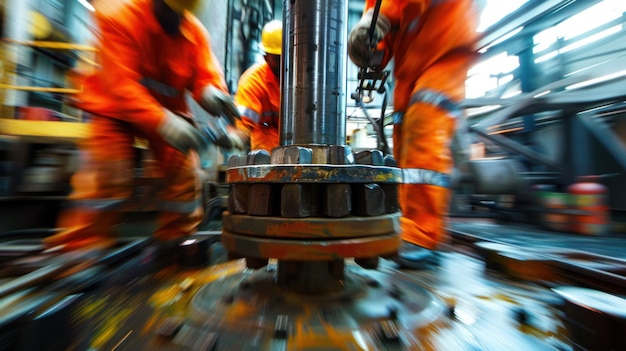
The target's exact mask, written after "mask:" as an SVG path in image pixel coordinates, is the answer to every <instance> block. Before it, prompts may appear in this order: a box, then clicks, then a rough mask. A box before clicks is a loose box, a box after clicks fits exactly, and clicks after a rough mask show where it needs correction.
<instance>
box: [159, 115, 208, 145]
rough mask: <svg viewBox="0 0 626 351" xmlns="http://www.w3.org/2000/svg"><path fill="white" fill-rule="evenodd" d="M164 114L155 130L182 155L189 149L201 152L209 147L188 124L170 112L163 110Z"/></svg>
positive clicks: (194, 128)
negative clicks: (163, 118)
mask: <svg viewBox="0 0 626 351" xmlns="http://www.w3.org/2000/svg"><path fill="white" fill-rule="evenodd" d="M165 113H166V117H165V120H164V121H163V122H162V123H161V125H160V126H159V127H158V129H157V131H158V133H159V134H160V135H161V137H162V138H163V140H165V142H167V143H168V144H170V145H172V146H173V147H174V148H175V149H177V150H179V151H181V152H184V153H187V152H188V151H189V149H195V150H197V151H198V152H201V151H203V150H206V149H207V148H208V147H209V143H208V141H207V140H206V139H205V138H204V137H203V136H202V134H201V133H200V131H199V130H198V129H197V128H196V127H194V126H193V125H192V124H191V123H190V122H188V121H186V120H185V119H184V118H182V117H180V116H178V115H177V114H175V113H173V112H172V111H170V110H167V109H165Z"/></svg>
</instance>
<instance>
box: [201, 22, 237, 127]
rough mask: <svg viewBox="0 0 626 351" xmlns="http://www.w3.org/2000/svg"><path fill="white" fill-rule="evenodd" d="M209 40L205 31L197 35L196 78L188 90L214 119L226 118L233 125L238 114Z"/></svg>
mask: <svg viewBox="0 0 626 351" xmlns="http://www.w3.org/2000/svg"><path fill="white" fill-rule="evenodd" d="M198 28H201V27H200V26H198ZM210 40H211V39H210V36H209V33H207V32H206V30H201V32H199V33H198V35H197V38H196V42H197V54H196V77H195V79H194V82H193V85H192V86H191V87H190V90H191V93H192V96H193V98H194V100H196V102H198V104H199V105H200V106H201V107H202V108H203V109H204V110H205V111H207V112H208V113H210V114H211V115H213V116H215V117H220V116H226V117H227V118H228V120H229V121H230V122H231V123H233V124H234V123H235V120H237V119H239V113H238V112H237V108H236V107H235V103H234V101H233V98H232V97H231V96H230V94H229V93H228V89H227V87H226V83H225V81H224V72H223V71H222V66H221V64H220V62H219V61H218V60H217V57H215V54H214V53H213V51H212V50H211V45H210V43H211V42H210Z"/></svg>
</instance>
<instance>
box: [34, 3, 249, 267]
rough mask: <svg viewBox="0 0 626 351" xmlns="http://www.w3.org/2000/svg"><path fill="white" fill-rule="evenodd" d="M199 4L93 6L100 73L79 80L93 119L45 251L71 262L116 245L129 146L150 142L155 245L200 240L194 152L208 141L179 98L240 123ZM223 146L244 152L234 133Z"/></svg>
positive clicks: (126, 193) (82, 101)
mask: <svg viewBox="0 0 626 351" xmlns="http://www.w3.org/2000/svg"><path fill="white" fill-rule="evenodd" d="M199 2H200V1H199V0H130V1H128V0H99V1H97V2H94V6H95V8H96V11H95V20H96V25H97V28H98V30H99V34H100V38H99V39H100V40H99V43H98V49H99V57H98V59H99V64H100V66H99V68H97V69H96V70H95V72H93V74H90V75H88V76H86V77H84V79H83V81H82V84H83V92H82V93H81V94H80V95H79V96H78V103H77V107H79V108H81V109H82V110H84V111H86V112H88V113H89V116H90V128H91V131H90V135H89V136H88V137H87V138H86V140H85V141H84V143H83V144H82V145H81V148H82V151H84V152H83V153H82V156H83V159H82V160H81V165H80V169H79V170H78V171H77V172H76V173H75V174H74V175H73V177H72V181H71V184H72V187H73V190H72V193H71V194H70V197H69V206H68V208H65V209H63V211H62V212H61V213H60V215H59V218H58V222H57V226H58V228H59V232H58V233H56V234H54V235H52V236H50V237H47V238H45V240H44V244H45V246H46V247H47V248H49V249H48V252H72V253H74V254H75V255H74V256H76V254H77V253H78V252H81V251H83V252H89V251H91V252H97V251H102V249H105V248H108V247H110V246H112V245H113V244H114V243H115V241H116V238H115V237H114V235H113V234H114V233H113V229H114V228H113V225H114V224H116V223H117V222H118V216H119V214H120V213H119V211H118V210H119V207H120V205H121V204H122V203H123V202H124V200H126V199H128V198H129V197H130V196H131V194H132V193H133V166H134V158H135V151H134V145H133V144H134V140H135V137H141V138H144V139H147V141H148V142H149V147H150V149H151V152H152V153H153V155H154V156H155V158H156V160H157V162H158V168H159V169H158V171H160V173H161V175H162V184H161V188H160V192H159V204H158V206H159V207H158V210H159V214H158V217H157V228H156V230H155V231H154V233H153V238H154V240H156V241H157V242H168V241H169V242H171V241H175V239H178V238H181V237H185V236H188V235H191V234H193V233H194V232H195V231H196V229H197V227H198V225H199V223H200V222H201V221H202V218H203V207H202V201H201V186H202V184H201V183H202V180H201V175H200V172H199V170H200V168H199V153H200V152H202V151H203V150H206V148H207V147H208V145H210V141H211V140H208V139H207V138H206V135H204V134H203V133H202V132H201V129H202V128H198V127H197V125H196V122H195V121H194V119H193V116H192V114H191V113H190V109H189V106H188V105H187V103H186V101H185V94H186V93H187V92H188V93H190V94H191V96H192V97H193V99H194V100H195V101H197V102H198V103H199V105H200V106H201V107H202V108H203V109H204V110H206V111H207V112H208V113H209V114H211V115H212V116H226V117H227V118H229V119H230V120H231V124H232V123H234V121H235V119H238V118H239V113H238V111H237V108H236V106H235V104H234V101H233V99H232V97H231V96H230V95H229V93H228V90H227V88H226V84H225V80H224V76H223V69H222V67H221V65H220V63H219V62H218V60H217V58H216V57H215V56H214V53H213V52H212V50H211V46H210V37H209V35H208V32H207V31H206V28H204V27H203V25H202V24H201V23H200V21H199V20H198V19H197V18H196V17H195V16H194V15H193V14H192V12H191V11H192V10H193V8H194V7H195V6H196V5H198V3H199ZM231 128H232V130H233V131H236V128H235V127H234V126H231ZM213 142H214V143H215V144H218V145H219V143H218V142H215V141H213ZM221 142H223V143H224V144H228V145H230V146H235V147H243V141H242V140H241V138H240V137H239V135H238V134H237V133H232V134H226V135H224V136H222V140H221ZM66 256H68V255H66ZM69 256H72V255H69Z"/></svg>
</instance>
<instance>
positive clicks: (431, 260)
mask: <svg viewBox="0 0 626 351" xmlns="http://www.w3.org/2000/svg"><path fill="white" fill-rule="evenodd" d="M392 260H393V261H395V262H396V263H397V264H398V265H400V267H402V268H407V269H424V268H429V267H433V266H437V265H439V252H437V251H435V250H429V249H427V248H425V247H421V246H419V245H415V244H413V243H410V242H408V241H404V240H402V244H401V245H400V248H399V249H398V255H397V256H395V257H393V258H392Z"/></svg>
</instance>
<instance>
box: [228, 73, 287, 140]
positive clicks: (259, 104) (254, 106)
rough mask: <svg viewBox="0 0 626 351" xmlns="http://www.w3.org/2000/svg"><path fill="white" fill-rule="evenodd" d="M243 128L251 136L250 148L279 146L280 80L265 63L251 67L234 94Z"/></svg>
mask: <svg viewBox="0 0 626 351" xmlns="http://www.w3.org/2000/svg"><path fill="white" fill-rule="evenodd" d="M235 103H236V104H237V106H238V107H239V113H240V114H241V122H240V123H238V127H239V129H240V130H243V131H244V132H246V133H248V134H249V135H250V149H252V150H255V149H265V150H267V151H270V152H271V151H272V149H273V148H275V147H277V146H278V143H279V138H278V122H279V119H280V115H279V112H280V81H279V79H278V77H276V75H275V74H274V73H273V72H272V70H271V69H270V67H269V65H268V64H267V63H265V62H263V63H259V64H256V65H254V66H252V67H250V68H248V69H247V70H246V71H245V72H244V73H243V74H242V75H241V78H240V79H239V86H238V87H237V93H236V94H235Z"/></svg>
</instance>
